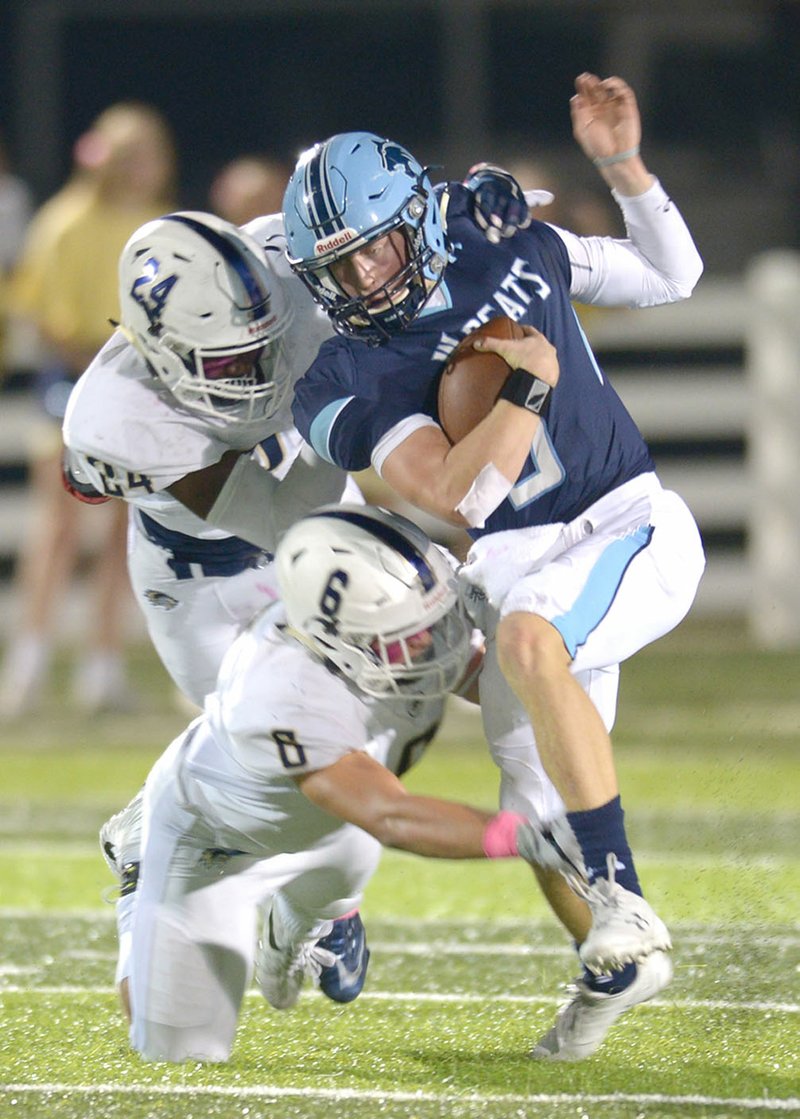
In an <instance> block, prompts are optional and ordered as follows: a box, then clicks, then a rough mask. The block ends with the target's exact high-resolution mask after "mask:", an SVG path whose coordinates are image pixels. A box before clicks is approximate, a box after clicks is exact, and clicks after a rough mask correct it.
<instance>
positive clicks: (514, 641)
mask: <svg viewBox="0 0 800 1119" xmlns="http://www.w3.org/2000/svg"><path fill="white" fill-rule="evenodd" d="M497 655H498V659H499V663H500V668H501V670H502V671H503V674H504V675H505V676H506V677H507V678H508V679H510V680H514V679H524V678H527V679H531V678H534V677H537V676H548V675H550V674H552V673H556V672H561V671H563V670H564V669H568V668H569V661H570V658H569V654H568V652H567V650H566V648H565V647H564V642H563V640H562V638H561V634H560V633H559V632H558V630H557V629H556V628H555V626H553V625H552V624H551V623H550V622H548V621H547V619H546V618H542V617H540V616H539V615H538V614H525V613H522V612H517V613H514V614H508V615H507V616H506V617H505V618H503V620H502V621H501V622H500V625H499V626H498V629H497Z"/></svg>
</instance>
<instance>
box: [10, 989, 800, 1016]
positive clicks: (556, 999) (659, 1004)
mask: <svg viewBox="0 0 800 1119" xmlns="http://www.w3.org/2000/svg"><path fill="white" fill-rule="evenodd" d="M22 994H24V995H29V996H34V995H55V996H61V995H69V996H70V997H72V996H74V995H92V996H95V995H114V994H116V988H115V987H111V986H102V987H98V986H92V987H88V986H87V987H78V986H74V985H70V984H64V985H60V986H52V987H29V986H21V985H19V984H11V983H9V984H8V985H7V986H3V985H0V998H2V996H3V995H22ZM246 997H247V998H254V999H259V998H261V997H262V996H261V994H260V992H259V991H256V990H255V989H253V990H249V991H247V993H246ZM304 997H305V998H322V997H323V996H322V995H321V994H320V992H319V991H309V992H308V993H307V994H306V995H305V996H304ZM487 997H491V999H492V1002H494V1003H498V1002H503V1003H509V1004H518V1005H522V1006H558V1005H560V1004H561V1003H562V1002H563V1001H564V997H565V996H564V995H563V994H560V995H505V994H502V993H496V994H493V995H491V996H487V995H486V994H466V993H465V994H454V993H447V992H441V991H430V992H429V991H420V992H416V991H363V992H362V993H361V994H360V995H359V999H360V1001H361V1002H365V1001H366V1002H406V1003H415V1002H419V1003H443V1004H444V1003H467V1004H470V1003H473V1004H476V1005H479V1004H480V1005H485V1003H486V1000H487ZM642 1007H643V1009H645V1010H647V1009H648V1007H656V1008H658V1009H662V1010H752V1011H755V1012H756V1013H761V1014H800V1003H796V1002H760V1001H753V1002H744V1001H741V1002H740V1001H738V1000H736V1001H735V1000H731V999H650V1000H649V1002H645V1003H642Z"/></svg>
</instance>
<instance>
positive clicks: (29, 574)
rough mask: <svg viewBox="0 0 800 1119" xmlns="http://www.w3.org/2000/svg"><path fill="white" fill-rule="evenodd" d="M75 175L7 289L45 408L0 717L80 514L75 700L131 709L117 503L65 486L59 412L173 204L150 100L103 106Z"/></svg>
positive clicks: (39, 221)
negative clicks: (86, 602) (87, 559)
mask: <svg viewBox="0 0 800 1119" xmlns="http://www.w3.org/2000/svg"><path fill="white" fill-rule="evenodd" d="M73 160H74V168H73V172H72V174H71V176H70V178H69V180H68V181H67V183H66V184H65V186H64V187H62V189H61V190H59V191H58V192H57V193H56V194H55V195H54V196H53V197H52V198H51V199H50V200H49V201H47V202H46V203H45V204H44V205H43V206H42V207H41V209H40V210H38V212H37V213H36V214H35V215H34V217H33V220H32V223H31V225H30V227H29V230H28V234H27V237H26V239H25V242H24V245H23V247H22V251H21V255H20V257H19V260H18V263H17V267H16V269H15V271H14V274H13V276H12V283H11V289H10V297H11V307H12V310H13V312H14V313H15V314H17V315H19V316H20V318H21V319H27V320H28V321H29V322H31V323H33V324H34V325H35V327H36V331H37V334H38V336H39V339H40V341H41V343H42V347H43V353H46V355H47V358H46V360H45V362H44V363H43V366H42V368H41V370H40V371H39V372H38V375H37V377H36V381H37V392H38V395H39V397H40V400H41V403H42V406H43V407H42V415H41V418H40V420H39V422H38V423H36V424H35V425H34V429H33V430H32V431H31V441H30V475H29V478H30V481H29V493H28V498H29V503H30V511H29V512H30V526H29V534H28V537H27V539H26V540H25V542H24V545H23V547H22V549H21V552H20V555H19V557H18V562H17V568H16V573H15V590H16V595H15V608H16V609H17V610H18V612H19V619H18V626H17V628H16V631H15V635H14V636H13V637H12V639H11V641H10V642H9V645H8V647H7V649H6V653H5V658H4V662H3V665H2V670H0V717H3V718H6V719H8V718H14V717H17V716H19V715H22V714H24V713H25V712H26V711H28V710H29V709H30V708H31V707H32V706H33V705H34V704H35V702H36V700H37V699H38V697H39V694H40V692H41V690H42V688H43V685H44V684H45V682H46V680H47V676H48V670H49V665H50V659H51V655H52V651H53V645H54V642H55V638H56V634H57V622H58V607H59V605H60V601H61V600H62V599H63V597H64V595H65V594H66V593H67V592H68V590H69V588H70V584H71V580H72V577H73V575H74V573H75V569H76V567H77V564H78V561H79V559H80V558H81V553H82V552H83V551H85V550H86V546H87V545H86V537H85V529H86V528H88V527H89V526H88V525H87V523H86V521H85V520H84V515H86V516H87V517H90V518H92V520H93V522H94V524H93V525H92V528H93V530H94V532H96V533H99V537H98V539H99V538H102V543H101V544H100V545H99V548H98V552H97V555H96V557H95V563H94V564H93V568H92V571H91V573H90V575H89V578H88V588H89V592H90V595H91V598H90V602H91V606H90V615H89V617H87V618H86V622H85V627H84V634H85V647H84V649H83V651H82V655H81V656H80V657H79V658H78V659H77V660H76V662H75V665H74V675H73V697H74V699H75V701H76V703H77V704H79V705H80V706H81V707H82V708H83V709H84V710H85V711H87V712H93V711H98V710H114V709H121V708H125V707H127V706H129V705H130V703H131V700H132V695H131V692H130V689H129V686H128V683H127V679H126V671H125V663H124V637H125V621H126V615H127V611H128V607H129V604H130V603H131V602H132V595H131V592H130V587H129V584H128V574H127V567H126V562H125V542H126V529H127V507H126V505H125V504H124V503H123V502H117V501H112V502H109V503H108V504H107V505H103V506H99V507H94V508H89V507H86V506H81V505H79V503H78V502H76V501H75V500H74V498H72V497H70V496H69V495H68V494H67V493H66V491H65V490H64V489H63V487H62V483H61V454H62V442H61V422H62V419H63V413H64V407H65V405H66V401H67V397H68V395H69V391H70V389H71V387H72V385H73V383H74V381H75V380H76V379H77V378H78V376H79V375H80V373H81V372H82V371H83V369H84V368H85V366H86V365H87V364H88V362H89V360H90V359H91V358H92V357H93V356H94V354H95V353H96V351H97V350H98V349H99V348H100V347H101V346H102V345H103V343H104V342H105V341H106V339H107V337H108V335H109V334H110V333H111V326H110V325H109V320H110V319H116V318H118V317H119V315H118V310H117V262H118V258H119V254H120V251H121V249H122V247H123V245H124V244H125V242H126V240H127V239H128V237H129V235H130V234H131V233H132V232H133V230H134V229H136V228H137V227H138V226H139V225H141V224H143V223H144V222H145V221H148V220H149V219H150V218H153V217H157V216H159V215H160V214H163V213H164V212H166V211H168V210H170V209H172V208H173V207H174V189H175V172H176V157H175V148H174V143H173V139H172V135H171V132H170V129H169V127H168V125H167V123H166V121H165V120H164V119H163V118H162V116H161V115H160V113H159V112H158V111H157V110H155V109H154V108H152V107H150V106H148V105H144V104H140V103H137V102H122V103H119V104H115V105H112V106H110V107H109V108H107V109H106V110H105V111H104V112H103V113H101V114H100V116H99V117H98V118H97V119H96V120H95V122H94V123H93V124H92V125H91V127H90V128H89V130H88V131H87V132H85V133H84V134H83V135H82V136H81V137H80V138H79V139H78V141H77V142H76V144H75V147H74V151H73Z"/></svg>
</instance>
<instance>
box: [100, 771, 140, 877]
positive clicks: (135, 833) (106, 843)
mask: <svg viewBox="0 0 800 1119" xmlns="http://www.w3.org/2000/svg"><path fill="white" fill-rule="evenodd" d="M143 796H144V789H140V790H139V792H138V793H137V794H136V796H135V797H134V798H133V800H131V801H130V802H129V803H128V804H126V805H125V807H124V808H123V809H122V810H121V811H120V812H117V813H116V814H115V815H114V816H111V817H110V818H109V819H108V820H106V822H105V823H104V824H103V826H102V827H101V828H100V850H101V851H102V852H103V858H104V859H105V860H106V862H107V863H108V868H109V870H110V871H111V873H112V874H114V875H115V876H116V877H117V878H119V879H120V881H122V880H123V878H124V877H125V870H126V868H127V867H128V866H131V865H134V864H135V865H136V866H137V867H138V865H139V860H140V858H141V847H142V800H143Z"/></svg>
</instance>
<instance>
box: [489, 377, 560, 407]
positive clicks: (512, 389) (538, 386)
mask: <svg viewBox="0 0 800 1119" xmlns="http://www.w3.org/2000/svg"><path fill="white" fill-rule="evenodd" d="M551 389H552V385H548V383H547V381H543V380H542V379H541V378H540V377H537V376H536V374H535V373H529V372H528V371H527V369H512V370H511V372H510V373H509V375H508V376H507V377H506V379H505V383H504V385H503V387H502V388H501V389H500V392H499V393H498V394H497V399H498V400H508V401H509V403H511V404H516V405H517V406H518V407H520V408H527V409H528V411H529V412H535V413H536V415H537V416H541V414H542V413H543V412H544V411H546V409H547V405H548V404H549V402H550V391H551Z"/></svg>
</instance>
